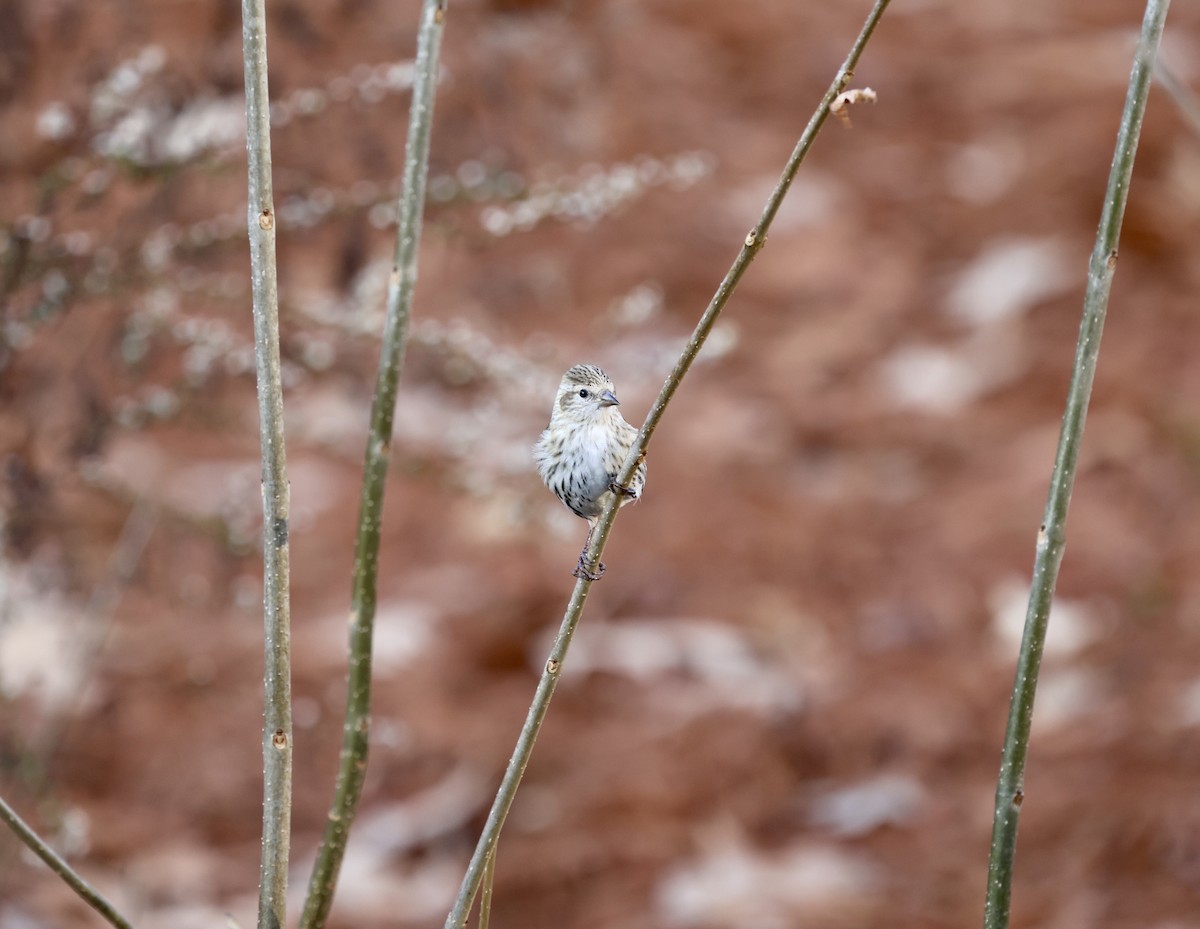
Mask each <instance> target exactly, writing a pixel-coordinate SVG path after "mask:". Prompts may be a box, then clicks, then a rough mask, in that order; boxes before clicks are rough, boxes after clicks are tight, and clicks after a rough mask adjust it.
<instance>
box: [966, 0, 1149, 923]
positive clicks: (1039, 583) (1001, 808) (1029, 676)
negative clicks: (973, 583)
mask: <svg viewBox="0 0 1200 929" xmlns="http://www.w3.org/2000/svg"><path fill="white" fill-rule="evenodd" d="M1169 5H1170V0H1149V2H1147V4H1146V15H1145V19H1144V20H1143V22H1142V33H1141V38H1140V39H1139V40H1138V46H1137V51H1136V52H1135V53H1134V58H1133V72H1132V73H1131V74H1130V76H1129V91H1128V94H1127V95H1126V97H1125V109H1124V111H1123V112H1122V114H1121V127H1120V130H1119V131H1118V133H1117V144H1116V149H1115V151H1114V152H1113V161H1112V170H1111V171H1110V173H1109V176H1108V189H1107V190H1106V191H1105V194H1104V207H1103V210H1102V211H1101V214H1100V226H1099V229H1098V231H1097V233H1096V245H1095V248H1094V249H1093V250H1092V255H1091V259H1090V261H1089V263H1088V282H1087V291H1086V293H1085V295H1084V298H1083V320H1082V322H1081V324H1080V327H1079V342H1078V345H1077V346H1076V349H1075V363H1074V367H1073V369H1072V371H1071V384H1070V387H1069V388H1068V392H1067V405H1066V412H1065V413H1064V414H1063V422H1062V431H1061V433H1060V434H1059V439H1058V453H1057V455H1056V456H1055V460H1054V470H1053V471H1052V472H1051V474H1050V493H1049V497H1048V499H1047V500H1046V511H1045V515H1044V516H1043V519H1042V525H1041V528H1040V529H1039V530H1038V535H1037V552H1036V557H1035V559H1034V564H1033V581H1032V586H1031V588H1030V591H1029V606H1028V609H1027V612H1026V614H1025V633H1024V636H1023V637H1022V640H1021V651H1020V655H1019V656H1018V659H1017V674H1016V681H1015V682H1014V684H1013V695H1012V704H1011V706H1010V709H1009V715H1008V727H1007V731H1006V732H1005V735H1004V753H1003V757H1002V760H1001V763H1000V776H999V779H998V782H997V785H996V808H995V820H994V823H993V827H992V847H991V855H990V858H989V861H988V887H987V903H986V906H985V909H984V917H983V924H984V926H985V927H986V929H1004V927H1007V926H1008V918H1009V911H1010V908H1011V904H1012V873H1013V856H1014V855H1015V853H1016V847H1017V824H1018V820H1019V818H1020V815H1021V804H1022V803H1023V802H1024V800H1025V761H1026V757H1027V755H1028V751H1029V731H1030V725H1031V723H1032V721H1033V700H1034V694H1035V691H1036V689H1037V679H1038V670H1039V669H1040V667H1041V662H1042V646H1043V644H1044V643H1045V641H1046V626H1047V622H1048V620H1049V618H1050V605H1051V602H1052V601H1053V599H1054V586H1055V583H1056V582H1057V580H1058V568H1059V565H1060V564H1061V563H1062V556H1063V548H1064V547H1065V545H1066V522H1067V509H1068V508H1069V506H1070V503H1071V490H1072V487H1073V486H1074V484H1075V470H1076V466H1077V465H1078V463H1079V448H1080V445H1081V443H1082V439H1083V426H1084V421H1085V420H1086V418H1087V409H1088V400H1089V399H1090V397H1091V393H1092V381H1093V380H1094V378H1095V375H1096V361H1097V358H1098V357H1099V353H1100V336H1101V334H1102V333H1103V331H1104V317H1105V314H1106V313H1107V311H1108V294H1109V289H1110V288H1111V286H1112V279H1113V273H1114V272H1115V271H1116V267H1117V241H1118V239H1119V238H1120V232H1121V220H1122V218H1123V217H1124V215H1125V203H1126V200H1127V198H1128V195H1129V179H1130V176H1131V175H1132V173H1133V158H1134V155H1135V154H1136V152H1137V144H1138V136H1139V135H1140V133H1141V128H1142V117H1143V116H1144V115H1145V112H1146V97H1147V96H1148V94H1149V90H1150V77H1151V73H1152V71H1153V68H1154V57H1155V53H1156V52H1157V50H1158V43H1159V39H1160V38H1161V37H1162V31H1163V24H1164V23H1165V21H1166V17H1167V7H1168V6H1169Z"/></svg>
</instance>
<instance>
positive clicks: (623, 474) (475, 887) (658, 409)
mask: <svg viewBox="0 0 1200 929" xmlns="http://www.w3.org/2000/svg"><path fill="white" fill-rule="evenodd" d="M887 6H888V0H876V3H875V5H874V7H873V8H872V9H871V12H870V14H869V15H868V16H867V20H866V22H865V23H864V24H863V28H862V31H861V32H860V33H859V35H858V38H857V39H856V40H855V42H854V45H853V47H852V48H851V49H850V54H849V55H847V56H846V60H845V62H844V63H843V64H842V67H841V68H840V69H839V70H838V72H837V75H836V76H835V77H834V79H833V83H832V84H830V85H829V89H828V90H827V91H826V92H825V96H824V97H823V98H822V100H821V103H820V104H819V105H818V106H817V109H816V112H814V113H813V115H812V118H811V119H810V120H809V121H808V125H807V126H806V127H805V129H804V132H803V133H802V134H801V136H800V140H799V141H798V142H797V143H796V147H795V149H794V150H793V151H792V155H791V157H790V158H789V159H788V161H787V165H786V166H785V167H784V169H783V173H782V174H781V175H780V178H779V181H778V183H777V184H776V185H775V189H774V190H773V191H772V193H771V196H770V198H769V199H768V200H767V204H766V206H765V207H764V208H763V212H762V215H761V217H760V218H759V220H758V222H757V223H756V224H755V226H754V228H753V229H751V230H750V232H749V233H748V234H747V236H746V240H745V242H744V243H743V244H742V248H741V251H740V252H739V253H738V256H737V258H736V259H735V260H734V262H733V265H732V267H730V269H729V271H728V273H727V274H726V275H725V278H724V280H722V281H721V284H720V286H719V287H718V288H717V292H716V293H715V294H714V295H713V298H712V300H711V302H710V303H709V305H708V308H707V309H706V310H705V311H704V314H703V315H702V316H701V317H700V321H699V322H698V323H697V324H696V328H695V330H694V331H693V332H692V335H691V338H689V339H688V341H687V344H686V345H685V346H684V349H683V352H682V353H681V354H680V356H679V360H678V361H676V362H675V367H674V369H673V370H672V371H671V374H670V376H669V377H668V378H667V380H666V383H664V384H663V386H662V390H661V391H660V392H659V394H658V397H657V399H656V400H655V401H654V404H653V405H652V406H651V407H650V413H649V414H648V415H647V417H646V421H645V422H644V423H643V424H642V428H641V429H640V430H639V432H638V436H637V440H636V441H635V442H634V444H633V448H632V449H631V450H630V452H629V457H628V458H627V459H626V460H625V464H624V466H623V467H622V468H621V471H620V474H619V475H618V476H617V483H618V484H622V485H627V484H628V483H629V480H630V479H631V478H632V476H633V472H634V471H635V470H636V468H637V466H638V463H639V462H640V461H641V460H642V459H643V458H644V457H645V455H646V449H647V447H648V446H649V444H650V439H651V437H652V436H653V435H654V430H655V429H657V428H658V424H659V421H660V420H661V419H662V416H663V413H664V412H666V409H667V405H668V404H669V403H670V402H671V398H672V397H673V396H674V395H675V391H676V390H678V389H679V385H680V383H682V381H683V378H684V375H686V374H687V372H688V369H689V368H691V366H692V362H694V361H695V360H696V356H697V355H698V354H699V352H700V349H701V347H702V346H703V345H704V341H705V340H706V339H707V338H708V334H709V333H710V332H711V331H712V328H713V325H714V324H715V323H716V321H717V317H719V316H720V315H721V311H722V310H723V309H724V308H725V305H726V304H727V303H728V302H729V298H730V297H731V296H732V295H733V291H734V289H735V288H736V287H737V285H738V282H739V281H740V280H741V279H742V275H743V274H745V273H746V269H747V268H748V267H749V266H750V263H751V262H752V261H753V260H754V258H755V256H756V255H757V254H758V252H759V251H760V250H761V249H762V247H763V245H764V244H765V243H766V240H767V230H768V229H769V228H770V226H771V222H772V221H773V220H774V219H775V214H776V213H777V212H778V211H779V206H780V204H781V203H783V198H784V195H785V194H787V191H788V188H789V187H790V186H791V183H792V179H793V178H794V177H795V176H796V171H797V170H798V169H799V167H800V164H801V162H802V161H804V157H805V156H806V155H807V154H808V150H809V149H810V148H811V147H812V144H813V141H814V140H815V139H816V137H817V133H818V132H820V131H821V127H822V126H823V125H824V124H825V121H826V120H827V119H828V118H829V113H830V107H831V106H832V105H833V101H834V100H835V99H836V98H837V96H838V95H839V94H840V93H841V92H842V91H844V90H845V89H846V85H847V84H848V83H849V82H850V78H851V77H852V76H853V73H854V68H855V67H856V66H857V64H858V60H859V58H860V57H861V56H862V53H863V49H864V48H865V47H866V44H867V42H868V40H869V39H870V38H871V35H872V33H874V31H875V27H876V25H877V24H878V23H879V20H880V18H881V17H882V16H883V12H884V10H886V9H887ZM620 502H621V501H620V497H619V495H617V494H613V495H612V499H611V500H610V501H609V503H608V505H607V506H606V507H605V509H604V512H603V513H602V514H601V515H600V519H599V521H598V522H597V525H596V529H595V531H594V533H593V534H592V542H591V545H590V546H589V548H588V552H587V558H586V560H587V562H588V564H589V565H590V566H591V567H592V568H593V569H595V567H596V565H597V564H598V562H599V561H600V556H601V555H602V554H603V552H604V546H605V543H607V541H608V534H609V532H610V531H611V529H612V524H613V520H614V519H615V518H616V514H617V508H618V506H619V504H620ZM591 586H592V582H591V581H590V580H588V578H587V575H586V574H583V576H581V577H580V578H579V580H578V581H577V582H576V584H575V589H574V590H573V591H572V593H571V599H570V602H569V603H568V604H567V609H566V612H565V613H564V615H563V619H562V624H561V625H560V627H559V630H558V636H557V637H556V638H555V640H554V646H553V648H551V650H550V656H549V658H548V659H547V661H546V667H545V670H544V671H543V672H542V676H541V679H540V680H539V681H538V686H537V690H536V692H535V693H534V697H533V702H532V704H531V705H530V707H529V713H528V715H527V716H526V719H525V725H524V726H523V727H522V728H521V734H520V736H519V737H518V738H517V745H516V748H515V749H514V750H513V754H512V758H511V759H510V760H509V762H508V767H507V768H506V770H505V772H504V777H503V778H502V780H501V782H500V789H499V790H498V791H497V793H496V799H495V800H494V801H493V803H492V808H491V811H490V813H489V814H488V818H487V822H486V824H485V825H484V828H483V834H482V835H481V836H480V837H479V843H478V844H477V845H476V847H475V852H474V854H473V855H472V856H471V862H470V864H469V865H468V866H467V873H466V875H465V876H464V877H463V882H462V886H461V887H460V888H459V891H458V896H457V897H456V898H455V901H454V906H453V908H452V909H451V911H450V914H449V915H448V916H447V917H446V924H445V929H461V927H462V926H464V925H465V924H466V921H467V914H468V913H469V912H470V909H471V905H472V903H473V902H474V900H475V895H476V893H477V892H478V891H479V885H480V883H481V881H482V880H483V876H484V871H485V868H486V864H487V861H488V860H489V858H490V856H491V855H492V854H493V852H494V849H495V846H496V841H497V840H498V839H499V836H500V830H501V829H502V828H503V826H504V820H505V818H506V817H507V816H508V811H509V809H510V808H511V806H512V803H513V799H514V798H515V797H516V793H517V788H518V787H519V786H520V783H521V778H522V777H523V776H524V774H525V768H526V767H527V766H528V764H529V758H530V756H531V755H532V753H533V745H534V742H535V741H536V740H537V736H538V732H539V731H540V729H541V726H542V721H543V720H544V719H545V717H546V711H547V709H548V708H549V706H550V699H551V698H552V697H553V696H554V688H555V686H556V685H557V683H558V677H559V675H560V674H561V673H562V663H563V660H564V659H565V658H566V654H567V649H568V648H569V647H570V644H571V639H572V637H573V636H574V635H575V628H576V626H577V625H578V624H579V617H580V615H581V614H582V612H583V605H584V602H585V601H586V600H587V595H588V590H589V589H590V588H591Z"/></svg>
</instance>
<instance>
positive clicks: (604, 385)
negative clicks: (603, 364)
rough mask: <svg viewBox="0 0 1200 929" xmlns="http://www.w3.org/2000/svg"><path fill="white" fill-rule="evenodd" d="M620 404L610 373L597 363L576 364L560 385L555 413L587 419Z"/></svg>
mask: <svg viewBox="0 0 1200 929" xmlns="http://www.w3.org/2000/svg"><path fill="white" fill-rule="evenodd" d="M618 406H620V403H619V402H618V401H617V395H616V393H615V392H614V390H613V384H612V381H610V380H609V379H608V375H607V374H605V373H604V372H603V371H601V370H600V369H599V368H597V367H596V366H595V365H575V367H573V368H571V369H570V370H569V371H568V372H567V373H566V374H564V375H563V379H562V381H561V382H560V383H559V385H558V397H557V399H556V400H555V402H554V415H555V416H564V417H566V418H568V419H577V420H580V419H582V420H587V419H592V418H594V417H596V416H599V415H601V414H604V413H607V412H608V411H609V410H615V409H616V407H618Z"/></svg>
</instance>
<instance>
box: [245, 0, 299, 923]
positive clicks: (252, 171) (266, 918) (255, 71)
mask: <svg viewBox="0 0 1200 929" xmlns="http://www.w3.org/2000/svg"><path fill="white" fill-rule="evenodd" d="M264 4H265V0H242V55H243V59H244V61H245V69H246V152H247V161H248V163H249V204H248V207H247V213H248V227H249V233H250V274H251V288H252V291H253V295H254V356H255V370H256V374H257V378H258V419H259V433H260V441H261V444H262V498H263V645H264V650H265V661H264V674H263V691H264V701H263V702H264V723H263V838H262V867H261V873H260V881H259V899H258V925H259V929H282V927H283V926H284V925H285V916H286V905H287V901H286V896H287V872H288V852H289V846H290V844H291V815H292V810H291V807H292V657H291V618H290V613H289V602H288V588H289V580H290V578H289V564H288V509H289V499H290V492H289V488H288V479H287V457H286V454H285V450H284V442H283V385H282V380H281V377H280V365H279V290H278V283H277V281H276V275H275V206H274V203H273V201H272V192H271V122H270V110H269V98H268V95H267V35H266V25H267V24H266V13H265V10H264Z"/></svg>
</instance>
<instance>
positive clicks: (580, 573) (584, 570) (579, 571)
mask: <svg viewBox="0 0 1200 929" xmlns="http://www.w3.org/2000/svg"><path fill="white" fill-rule="evenodd" d="M605 570H606V569H605V567H604V562H603V561H599V562H597V563H596V570H595V571H594V572H593V571H590V570H589V569H588V566H587V562H586V561H584V559H583V554H580V556H579V564H577V565H575V570H574V571H572V572H571V574H572V576H574V577H586V578H587V579H588V580H589V581H598V580H600V578H602V577H604V572H605Z"/></svg>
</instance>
